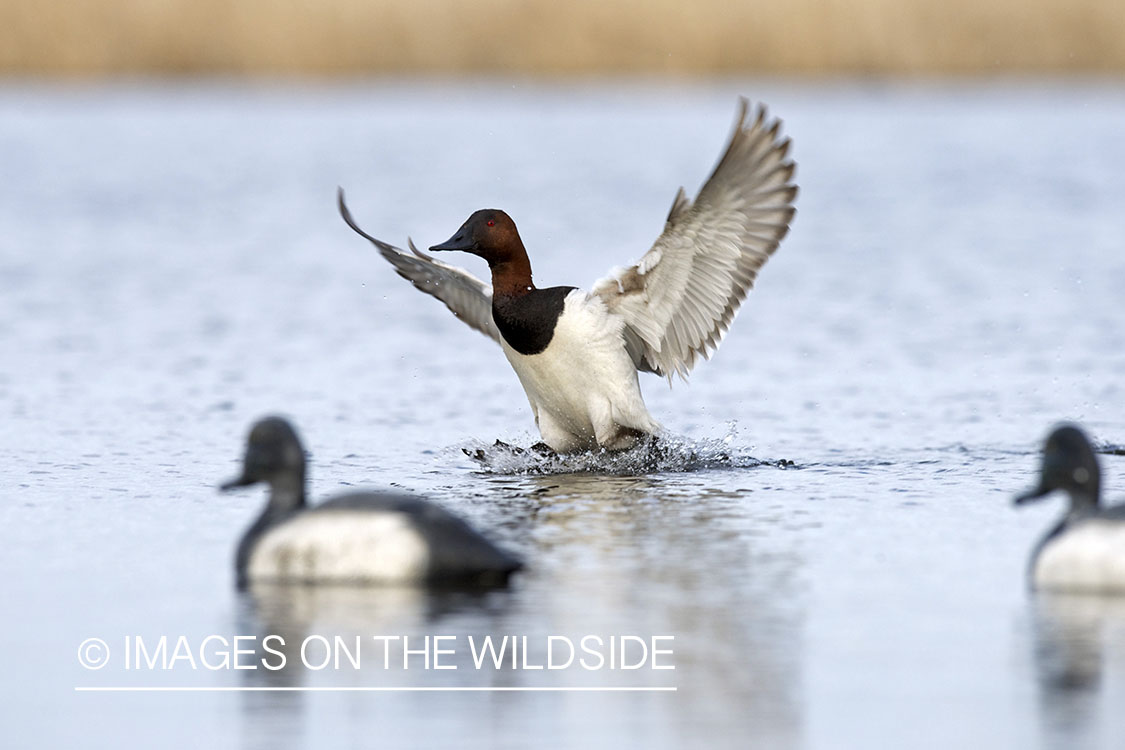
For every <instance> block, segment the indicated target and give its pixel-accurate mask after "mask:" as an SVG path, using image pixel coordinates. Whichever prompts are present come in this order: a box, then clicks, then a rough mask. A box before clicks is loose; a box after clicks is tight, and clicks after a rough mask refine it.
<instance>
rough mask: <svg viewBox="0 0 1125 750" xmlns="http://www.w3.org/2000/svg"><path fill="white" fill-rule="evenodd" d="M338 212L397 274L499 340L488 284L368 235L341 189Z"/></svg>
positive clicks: (414, 252)
mask: <svg viewBox="0 0 1125 750" xmlns="http://www.w3.org/2000/svg"><path fill="white" fill-rule="evenodd" d="M337 202H338V204H339V207H340V216H342V217H343V219H344V221H345V222H346V223H347V225H348V226H349V227H351V228H352V229H353V230H354V231H355V232H356V233H357V234H358V235H359V236H361V237H363V238H364V239H366V240H368V241H369V242H370V243H371V244H372V245H374V246H375V248H376V249H377V250H378V251H379V254H380V255H382V256H383V257H384V258H386V259H387V261H388V262H389V263H390V264H391V265H392V266H394V269H395V271H397V272H398V275H399V276H401V277H403V278H404V279H406V280H407V281H409V282H410V283H411V284H413V285H414V287H415V288H416V289H419V290H421V291H423V292H425V293H426V294H429V295H431V296H434V297H437V298H438V299H439V300H441V301H442V302H444V303H445V306H446V307H448V308H449V310H450V312H452V313H453V314H454V315H456V316H457V317H458V318H460V319H461V320H463V321H464V322H465V323H467V324H468V325H469V327H471V328H473V329H474V330H477V331H480V332H481V333H483V334H484V335H486V336H488V337H489V338H491V339H492V340H493V341H495V342H496V343H500V331H499V330H498V329H497V328H496V322H495V321H494V320H493V319H492V287H490V286H489V285H488V284H485V283H484V282H483V281H481V280H480V279H478V278H477V277H475V276H473V275H472V274H471V273H469V272H468V271H463V270H461V269H460V268H455V267H454V266H449V265H446V264H445V263H442V262H441V261H438V260H436V259H434V258H432V257H431V256H429V255H426V254H425V253H423V252H421V251H420V250H418V248H416V247H414V243H413V242H409V245H410V250H411V252H409V253H408V252H406V251H404V250H401V249H399V248H397V247H395V246H394V245H390V244H387V243H386V242H383V241H382V240H380V239H376V238H375V237H372V236H371V235H369V234H368V233H367V232H365V231H363V230H362V229H360V228H359V225H358V224H356V222H355V219H353V218H352V214H351V212H350V211H349V210H348V206H347V204H346V203H345V202H344V191H343V190H342V189H341V190H340V191H339V193H338V195H337Z"/></svg>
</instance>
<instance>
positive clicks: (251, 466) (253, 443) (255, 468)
mask: <svg viewBox="0 0 1125 750" xmlns="http://www.w3.org/2000/svg"><path fill="white" fill-rule="evenodd" d="M304 479H305V451H304V449H303V448H302V447H301V440H300V438H298V437H297V432H296V431H295V430H294V429H293V427H292V426H291V425H290V424H289V423H288V422H287V421H285V420H284V419H282V418H281V417H266V418H264V419H260V420H258V421H257V422H256V423H255V424H254V426H253V427H252V428H251V429H250V436H249V437H248V438H247V439H246V456H245V458H244V459H243V462H242V475H241V476H239V477H238V478H236V479H232V480H230V481H229V482H226V483H225V484H223V485H222V487H221V488H220V489H222V490H224V491H226V490H231V489H234V488H236V487H246V486H249V485H252V484H257V483H258V482H268V483H269V484H270V485H271V486H274V487H277V486H278V485H281V484H285V483H290V484H292V483H294V482H296V483H297V484H298V485H303V484H304Z"/></svg>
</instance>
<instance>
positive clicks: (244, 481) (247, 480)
mask: <svg viewBox="0 0 1125 750" xmlns="http://www.w3.org/2000/svg"><path fill="white" fill-rule="evenodd" d="M257 481H258V480H257V479H254V478H253V477H248V476H246V475H245V474H243V475H242V476H240V477H238V478H237V479H232V480H230V481H229V482H223V483H222V484H220V485H219V489H220V490H222V491H223V492H229V491H230V490H234V489H238V488H239V487H249V486H250V485H252V484H256V483H257Z"/></svg>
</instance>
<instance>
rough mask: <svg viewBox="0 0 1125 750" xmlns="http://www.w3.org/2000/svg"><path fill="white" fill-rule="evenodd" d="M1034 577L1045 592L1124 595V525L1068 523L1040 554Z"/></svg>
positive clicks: (1102, 521)
mask: <svg viewBox="0 0 1125 750" xmlns="http://www.w3.org/2000/svg"><path fill="white" fill-rule="evenodd" d="M1031 575H1032V580H1033V581H1034V583H1035V586H1036V588H1039V589H1042V590H1045V591H1057V592H1061V591H1072V592H1076V593H1077V592H1082V593H1092V594H1093V593H1097V594H1125V521H1122V520H1119V519H1105V518H1088V519H1084V520H1080V521H1075V522H1072V523H1068V524H1067V525H1066V527H1065V528H1064V529H1063V531H1062V532H1061V533H1058V534H1056V535H1054V536H1053V537H1051V538H1050V539H1048V540H1047V541H1046V543H1045V544H1044V545H1043V547H1042V548H1041V549H1040V550H1039V554H1038V555H1037V556H1036V558H1035V562H1034V564H1033V567H1032V571H1031Z"/></svg>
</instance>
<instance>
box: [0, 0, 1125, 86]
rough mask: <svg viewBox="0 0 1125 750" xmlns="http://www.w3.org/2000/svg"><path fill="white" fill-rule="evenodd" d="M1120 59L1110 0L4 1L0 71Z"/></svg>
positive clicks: (442, 69)
mask: <svg viewBox="0 0 1125 750" xmlns="http://www.w3.org/2000/svg"><path fill="white" fill-rule="evenodd" d="M1122 72H1125V2H1122V0H996V1H995V2H981V0H786V1H785V2H765V0H746V1H744V2H738V1H737V0H733V1H732V0H693V1H692V2H684V0H571V2H569V3H560V2H556V1H555V0H525V1H522V2H521V1H519V0H463V1H461V2H456V1H455V0H318V1H314V0H303V1H297V0H289V2H279V1H278V0H235V1H234V2H232V1H231V0H69V1H68V2H64V3H52V4H44V3H43V2H42V1H41V0H0V73H3V74H4V75H21V76H48V77H50V76H59V77H83V76H110V75H118V74H150V73H151V74H164V75H178V74H183V75H198V74H236V75H237V74H245V75H297V76H304V75H307V76H335V75H370V74H416V73H417V74H449V73H472V74H476V73H521V74H545V75H594V74H603V73H611V74H671V75H709V74H712V75H713V74H732V73H761V74H795V75H805V74H808V75H823V74H826V73H828V74H836V73H839V74H851V75H856V74H859V75H863V74H874V75H880V74H905V75H934V74H937V75H973V74H981V73H983V74H997V73H1100V74H1106V73H1110V74H1112V73H1122Z"/></svg>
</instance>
